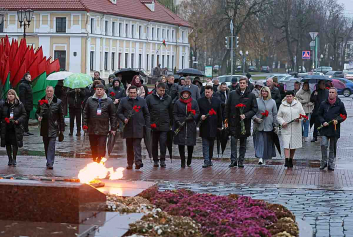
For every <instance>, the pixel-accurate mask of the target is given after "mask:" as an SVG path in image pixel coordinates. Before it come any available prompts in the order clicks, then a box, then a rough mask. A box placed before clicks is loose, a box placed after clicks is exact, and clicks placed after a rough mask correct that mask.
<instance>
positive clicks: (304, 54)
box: [302, 51, 310, 59]
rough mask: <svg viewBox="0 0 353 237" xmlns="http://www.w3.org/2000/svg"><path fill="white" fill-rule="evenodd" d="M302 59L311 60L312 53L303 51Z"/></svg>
mask: <svg viewBox="0 0 353 237" xmlns="http://www.w3.org/2000/svg"><path fill="white" fill-rule="evenodd" d="M302 59H310V51H303V53H302Z"/></svg>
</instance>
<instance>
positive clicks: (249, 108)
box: [225, 76, 257, 168]
mask: <svg viewBox="0 0 353 237" xmlns="http://www.w3.org/2000/svg"><path fill="white" fill-rule="evenodd" d="M256 112H257V102H256V97H255V95H254V94H253V93H251V91H250V89H248V85H247V78H246V77H244V76H243V77H241V78H240V79H239V87H238V88H237V89H236V90H235V91H232V92H231V93H230V94H229V97H228V100H227V104H226V121H225V127H229V131H230V135H231V164H230V165H229V167H230V168H231V167H235V166H237V165H238V166H239V167H240V168H243V167H244V165H243V161H244V158H245V152H246V139H247V137H249V136H250V128H251V118H252V117H253V116H254V115H255V114H256ZM238 139H239V140H240V148H239V158H238V157H237V140H238Z"/></svg>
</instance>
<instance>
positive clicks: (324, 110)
mask: <svg viewBox="0 0 353 237" xmlns="http://www.w3.org/2000/svg"><path fill="white" fill-rule="evenodd" d="M346 118H347V112H346V109H345V107H344V104H343V102H342V101H341V100H340V99H339V98H338V97H337V90H336V88H334V87H331V88H330V90H329V96H328V98H327V99H326V100H325V101H324V102H322V103H321V105H320V108H319V111H318V119H319V121H320V124H321V127H319V128H318V131H319V133H320V135H321V155H322V159H321V166H320V169H321V170H323V169H325V168H326V167H327V166H328V170H331V171H333V170H334V169H335V158H336V147H337V140H338V139H339V138H340V128H341V125H340V124H341V123H342V122H343V121H344V120H346ZM329 141H330V149H329V160H328V162H327V146H328V145H329V144H328V143H329Z"/></svg>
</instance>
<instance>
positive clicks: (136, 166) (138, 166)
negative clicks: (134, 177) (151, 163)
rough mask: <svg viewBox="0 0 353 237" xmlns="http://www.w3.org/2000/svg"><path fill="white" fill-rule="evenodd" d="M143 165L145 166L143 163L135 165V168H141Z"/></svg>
mask: <svg viewBox="0 0 353 237" xmlns="http://www.w3.org/2000/svg"><path fill="white" fill-rule="evenodd" d="M142 167H143V164H141V165H135V169H137V170H139V169H141V168H142Z"/></svg>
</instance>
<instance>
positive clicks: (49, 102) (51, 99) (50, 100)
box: [45, 96, 54, 105]
mask: <svg viewBox="0 0 353 237" xmlns="http://www.w3.org/2000/svg"><path fill="white" fill-rule="evenodd" d="M53 98H54V96H53V97H51V98H50V99H49V98H48V97H47V96H45V99H46V100H47V101H48V105H50V104H51V102H52V101H53Z"/></svg>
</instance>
